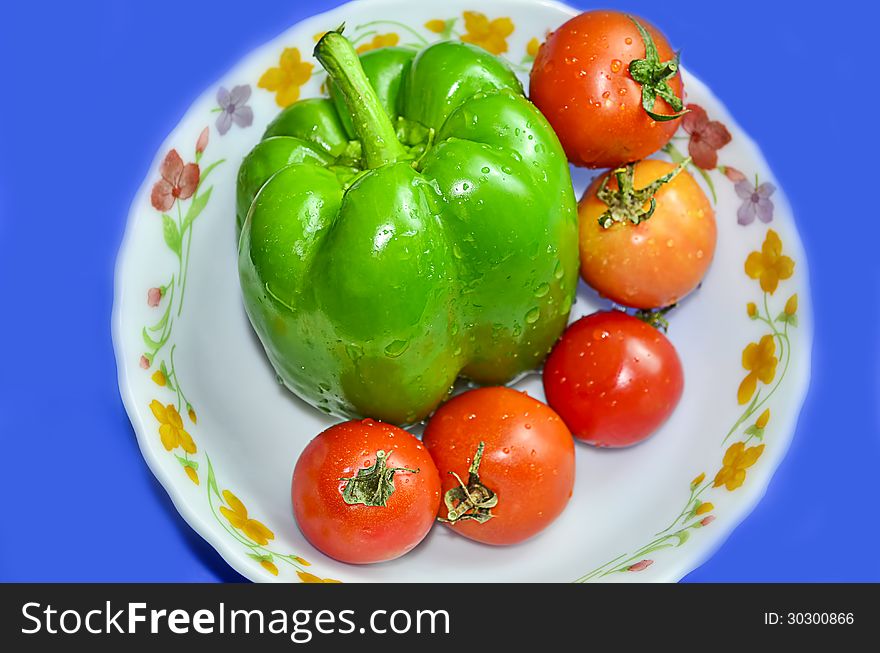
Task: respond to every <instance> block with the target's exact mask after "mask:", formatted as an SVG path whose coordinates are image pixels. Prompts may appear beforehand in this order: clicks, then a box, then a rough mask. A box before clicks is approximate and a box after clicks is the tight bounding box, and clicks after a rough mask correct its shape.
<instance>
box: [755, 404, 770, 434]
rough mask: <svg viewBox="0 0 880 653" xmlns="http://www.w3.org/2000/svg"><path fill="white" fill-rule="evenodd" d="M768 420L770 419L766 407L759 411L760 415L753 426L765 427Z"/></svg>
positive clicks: (768, 410)
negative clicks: (761, 411)
mask: <svg viewBox="0 0 880 653" xmlns="http://www.w3.org/2000/svg"><path fill="white" fill-rule="evenodd" d="M769 421H770V409H769V408H768V409H767V410H765V411H764V412H763V413H761V415H760V417H758V420H757V421H756V422H755V426H757V427H758V428H759V429H763V428H766V427H767V422H769Z"/></svg>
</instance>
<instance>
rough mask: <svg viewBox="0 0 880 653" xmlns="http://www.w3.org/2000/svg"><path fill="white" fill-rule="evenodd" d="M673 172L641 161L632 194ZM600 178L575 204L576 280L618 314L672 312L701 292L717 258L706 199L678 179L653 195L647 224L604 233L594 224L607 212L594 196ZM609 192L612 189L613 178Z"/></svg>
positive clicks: (685, 176)
mask: <svg viewBox="0 0 880 653" xmlns="http://www.w3.org/2000/svg"><path fill="white" fill-rule="evenodd" d="M674 167H675V166H674V165H673V164H672V163H669V162H668V161H660V160H656V159H647V160H645V161H640V162H639V163H637V164H636V165H635V183H634V186H635V188H642V187H644V186H647V185H648V184H650V183H651V182H652V181H654V180H655V179H657V178H658V177H662V176H663V175H664V174H666V173H667V172H669V171H670V170H672V169H673V168H674ZM609 174H610V173H609ZM605 176H607V175H602V176H600V177H599V178H597V179H596V180H594V181H593V183H592V184H591V185H590V187H589V188H587V190H586V192H585V193H584V196H583V198H582V199H581V201H580V203H579V204H578V221H579V224H580V227H579V230H580V233H579V240H580V254H581V276H582V277H583V279H584V281H586V282H587V284H588V285H590V286H592V287H593V288H594V289H595V290H596V291H598V292H599V294H600V295H602V296H604V297H607V298H608V299H610V300H612V301H614V302H616V303H618V304H622V305H623V306H631V307H633V308H641V309H653V308H662V307H665V306H670V305H672V304H675V303H676V302H678V301H679V300H681V299H682V298H683V297H685V296H686V295H687V294H688V293H690V292H691V291H692V290H694V289H695V288H696V287H697V286H698V285H699V284H700V282H701V281H702V280H703V277H704V276H705V275H706V272H707V271H708V269H709V264H710V263H711V262H712V258H713V256H714V255H715V243H716V239H717V235H718V234H717V225H716V224H715V211H714V210H713V208H712V205H711V203H710V202H709V198H707V197H706V194H705V193H704V192H703V190H702V189H701V188H700V186H699V184H697V182H696V181H695V180H694V178H693V177H692V176H691V175H690V174H689V173H688V172H687V171H683V172H681V173H680V174H679V175H678V176H677V177H675V178H674V179H673V180H672V181H670V182H668V183H666V184H664V185H663V186H661V187H660V190H658V191H657V193H655V195H654V199H655V200H656V202H657V205H656V209H655V210H654V214H653V215H652V216H651V217H650V218H649V219H648V220H644V221H642V222H640V223H639V224H638V225H635V224H632V223H626V222H623V223H621V222H618V223H615V224H613V225H612V226H611V227H608V228H605V227H603V226H601V225H600V224H599V216H601V215H602V214H603V213H604V212H605V210H606V209H607V208H608V207H607V206H606V205H605V203H604V202H602V201H601V200H600V199H599V198H598V197H597V196H596V192H597V191H598V190H599V187H600V186H601V184H602V180H603V179H604V178H605ZM608 186H609V188H612V189H616V188H617V181H616V180H615V179H614V177H613V176H612V177H611V180H610V182H609V184H608Z"/></svg>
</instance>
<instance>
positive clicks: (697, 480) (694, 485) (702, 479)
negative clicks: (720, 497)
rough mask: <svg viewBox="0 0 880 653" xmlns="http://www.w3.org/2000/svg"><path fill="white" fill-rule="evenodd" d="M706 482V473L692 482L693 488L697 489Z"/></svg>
mask: <svg viewBox="0 0 880 653" xmlns="http://www.w3.org/2000/svg"><path fill="white" fill-rule="evenodd" d="M705 480H706V472H703V473H702V474H700V475H699V476H697V477H696V478H695V479H694V480H693V481H691V487H692V488H695V487H697V486H698V485H699V484H700V483H702V482H703V481H705Z"/></svg>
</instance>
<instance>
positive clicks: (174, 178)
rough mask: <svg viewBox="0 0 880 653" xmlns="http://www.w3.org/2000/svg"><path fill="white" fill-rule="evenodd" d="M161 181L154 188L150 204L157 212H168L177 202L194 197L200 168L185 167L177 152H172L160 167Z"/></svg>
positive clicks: (194, 166)
mask: <svg viewBox="0 0 880 653" xmlns="http://www.w3.org/2000/svg"><path fill="white" fill-rule="evenodd" d="M159 174H160V175H161V177H162V178H161V179H160V180H159V181H157V182H156V183H155V185H154V186H153V192H152V193H151V194H150V202H151V203H152V205H153V208H154V209H156V210H157V211H168V210H169V209H170V208H171V207H172V206H174V202H175V201H176V200H186V199H189V198H190V197H192V196H193V193H195V192H196V188H198V186H199V166H198V164H196V163H187V164H186V165H184V163H183V159H181V158H180V155H179V154H178V153H177V150H171V151H170V152H169V153H168V155H167V156H166V157H165V160H164V161H162V165H161V166H159Z"/></svg>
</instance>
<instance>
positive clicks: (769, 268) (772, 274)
mask: <svg viewBox="0 0 880 653" xmlns="http://www.w3.org/2000/svg"><path fill="white" fill-rule="evenodd" d="M745 269H746V274H747V275H749V276H750V277H751V278H752V279H758V280H759V281H760V283H761V290H763V291H764V292H769V293H770V294H773V293H774V292H776V288H777V286H779V282H780V281H781V280H783V279H788V278H789V277H791V275H792V274H794V261H793V260H791V259H790V258H789V257H787V256H784V255H783V254H782V241H781V240H780V239H779V234H777V233H776V232H775V231H773V230H772V229H768V230H767V236H766V237H765V238H764V244H763V245H761V251H760V252H752V253H751V254H749V257H748V258H747V259H746V265H745Z"/></svg>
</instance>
